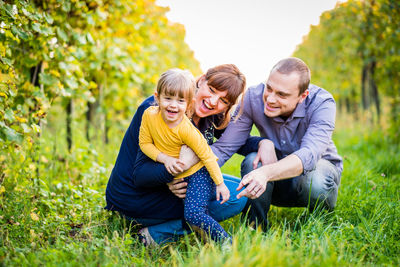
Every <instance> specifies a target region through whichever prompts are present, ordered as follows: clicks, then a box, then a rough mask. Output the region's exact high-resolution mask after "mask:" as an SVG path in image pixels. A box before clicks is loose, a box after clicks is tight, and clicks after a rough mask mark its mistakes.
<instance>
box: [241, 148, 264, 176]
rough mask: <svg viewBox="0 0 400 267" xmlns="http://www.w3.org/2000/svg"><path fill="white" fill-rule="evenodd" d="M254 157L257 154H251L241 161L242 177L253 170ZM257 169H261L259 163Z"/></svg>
mask: <svg viewBox="0 0 400 267" xmlns="http://www.w3.org/2000/svg"><path fill="white" fill-rule="evenodd" d="M256 156H257V153H256V152H252V153H250V154H248V155H247V156H246V157H245V158H244V160H243V161H242V164H241V168H240V175H241V176H242V177H243V176H245V175H246V174H248V173H249V172H251V171H252V170H253V161H254V159H255V158H256ZM259 167H261V162H259V164H258V168H259Z"/></svg>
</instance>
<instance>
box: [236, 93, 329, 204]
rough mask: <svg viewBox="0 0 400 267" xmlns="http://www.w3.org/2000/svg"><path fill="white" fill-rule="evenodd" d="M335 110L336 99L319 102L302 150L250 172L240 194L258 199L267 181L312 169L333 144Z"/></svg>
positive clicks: (312, 116)
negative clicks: (331, 143)
mask: <svg viewBox="0 0 400 267" xmlns="http://www.w3.org/2000/svg"><path fill="white" fill-rule="evenodd" d="M335 113H336V104H335V101H334V100H333V98H327V99H326V100H325V101H323V102H322V103H321V104H319V105H318V106H317V107H316V108H315V110H313V111H312V115H311V118H310V123H309V126H308V129H307V131H306V133H305V134H304V136H303V138H302V142H301V145H300V149H298V150H297V151H294V152H293V153H292V154H291V155H289V156H287V157H285V158H283V159H282V160H280V161H278V162H276V163H273V164H269V165H265V166H263V167H261V168H259V169H256V170H254V171H252V172H250V173H248V174H247V175H246V176H245V177H244V178H243V180H242V181H241V183H240V185H239V187H238V190H240V189H241V188H242V187H243V186H245V185H247V187H246V189H245V190H243V191H242V192H241V193H240V194H239V195H240V196H238V197H241V196H247V197H250V198H258V197H259V196H260V195H261V194H262V193H263V192H264V191H265V188H266V184H267V182H268V181H278V180H283V179H287V178H292V177H296V176H298V175H300V174H303V173H306V172H309V171H311V170H313V169H314V167H315V165H316V163H317V161H318V160H319V159H320V158H321V157H322V154H323V152H324V151H326V148H327V147H328V145H329V143H330V140H331V137H332V132H333V130H334V128H335Z"/></svg>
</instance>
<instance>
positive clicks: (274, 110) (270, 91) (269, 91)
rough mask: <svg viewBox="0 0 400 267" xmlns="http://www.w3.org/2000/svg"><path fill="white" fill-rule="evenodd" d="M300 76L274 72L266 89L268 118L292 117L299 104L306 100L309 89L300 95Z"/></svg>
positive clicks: (265, 97) (264, 98) (265, 111)
mask: <svg viewBox="0 0 400 267" xmlns="http://www.w3.org/2000/svg"><path fill="white" fill-rule="evenodd" d="M298 85H299V74H297V73H296V72H292V73H290V74H288V75H287V74H282V73H279V72H278V71H273V72H272V73H271V74H270V75H269V77H268V80H267V82H266V86H265V88H264V96H263V100H264V114H265V115H266V116H268V117H278V116H285V117H286V116H290V115H291V114H292V113H293V111H294V110H295V108H296V106H297V104H298V103H301V102H303V101H304V99H306V97H307V95H308V93H309V92H308V89H307V90H306V91H305V92H304V93H302V94H301V95H299V90H300V89H299V86H298Z"/></svg>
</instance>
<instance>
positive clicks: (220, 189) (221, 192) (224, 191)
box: [216, 182, 230, 204]
mask: <svg viewBox="0 0 400 267" xmlns="http://www.w3.org/2000/svg"><path fill="white" fill-rule="evenodd" d="M216 191H217V200H218V201H219V199H220V198H219V197H220V196H221V197H222V201H221V204H223V203H225V202H227V201H228V200H229V197H230V192H229V189H228V187H226V185H225V183H223V182H222V183H221V184H219V185H217V190H216Z"/></svg>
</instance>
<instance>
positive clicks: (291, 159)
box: [237, 154, 303, 199]
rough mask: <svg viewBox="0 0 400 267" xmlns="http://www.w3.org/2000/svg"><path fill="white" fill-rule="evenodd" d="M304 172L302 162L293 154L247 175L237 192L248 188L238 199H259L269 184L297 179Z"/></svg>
mask: <svg viewBox="0 0 400 267" xmlns="http://www.w3.org/2000/svg"><path fill="white" fill-rule="evenodd" d="M302 172H303V163H302V161H301V160H300V158H299V157H298V156H296V155H294V154H291V155H289V156H287V157H285V158H283V159H281V160H279V161H277V162H276V163H272V164H267V165H264V166H262V167H260V168H258V169H255V170H254V171H251V172H250V173H248V174H247V175H245V176H244V177H243V179H242V180H241V181H240V184H239V186H238V188H237V190H240V189H242V187H244V186H246V188H245V189H244V190H243V191H242V192H240V193H239V194H238V196H237V197H238V198H241V197H242V196H247V197H249V198H252V199H254V198H258V197H260V196H261V194H262V193H264V191H265V189H266V188H267V182H269V181H279V180H284V179H287V178H291V177H296V176H298V175H300V174H301V173H302Z"/></svg>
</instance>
